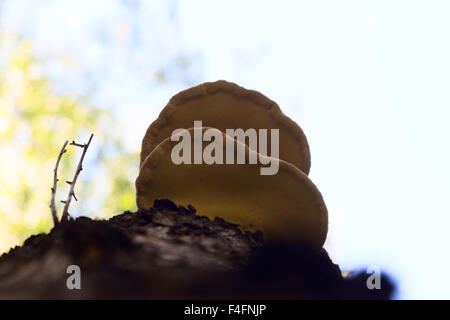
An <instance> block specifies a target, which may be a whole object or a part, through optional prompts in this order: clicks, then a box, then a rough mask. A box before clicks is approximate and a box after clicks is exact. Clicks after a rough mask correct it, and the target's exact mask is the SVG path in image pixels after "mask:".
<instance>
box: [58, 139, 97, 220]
mask: <svg viewBox="0 0 450 320" xmlns="http://www.w3.org/2000/svg"><path fill="white" fill-rule="evenodd" d="M93 136H94V134H93V133H92V134H91V136H90V137H89V141H88V143H85V144H78V143H75V141H72V142H71V143H70V145H71V146H77V147H80V148H83V153H82V154H81V158H80V162H79V163H78V167H77V170H76V171H75V175H74V177H73V179H72V181H66V182H67V183H68V184H70V190H69V194H68V195H67V200H66V201H63V203H64V210H63V214H62V217H61V221H66V220H67V219H68V218H69V206H70V201H71V200H72V197H74V198H75V201H78V199H77V197H76V196H75V191H74V189H75V183H77V179H78V175H79V174H80V172H81V170H83V160H84V156H85V155H86V151H87V149H88V148H89V145H90V144H91V141H92V137H93Z"/></svg>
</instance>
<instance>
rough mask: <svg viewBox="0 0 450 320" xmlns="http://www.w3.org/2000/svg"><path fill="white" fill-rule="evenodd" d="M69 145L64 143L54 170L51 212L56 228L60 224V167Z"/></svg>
mask: <svg viewBox="0 0 450 320" xmlns="http://www.w3.org/2000/svg"><path fill="white" fill-rule="evenodd" d="M67 143H69V141H67V140H66V142H64V145H63V146H62V148H61V151H60V152H59V155H58V160H56V165H55V169H53V188H52V200H51V201H50V210H51V212H52V218H53V224H54V225H55V226H56V224H57V223H58V215H57V213H56V206H55V195H56V185H57V183H58V167H59V162H60V161H61V157H62V155H63V154H64V153H66V151H67V150H66V146H67Z"/></svg>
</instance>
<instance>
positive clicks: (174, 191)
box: [136, 128, 328, 250]
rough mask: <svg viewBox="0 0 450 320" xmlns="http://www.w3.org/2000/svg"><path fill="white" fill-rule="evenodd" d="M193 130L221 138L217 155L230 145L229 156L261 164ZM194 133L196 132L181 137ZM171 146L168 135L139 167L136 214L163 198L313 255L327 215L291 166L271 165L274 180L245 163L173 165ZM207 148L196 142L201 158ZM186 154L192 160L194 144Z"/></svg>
mask: <svg viewBox="0 0 450 320" xmlns="http://www.w3.org/2000/svg"><path fill="white" fill-rule="evenodd" d="M199 129H200V130H203V131H202V132H204V131H205V130H210V133H212V134H211V136H214V137H215V139H214V140H217V139H220V138H222V140H223V143H222V144H221V145H220V144H219V146H221V147H222V148H223V150H222V151H223V152H225V151H226V150H225V145H227V144H228V143H231V144H233V145H234V146H235V150H237V149H238V146H239V147H240V148H242V147H243V149H245V155H246V157H247V158H250V157H251V156H257V157H258V158H260V157H261V158H266V157H265V156H263V155H261V154H258V153H257V152H256V151H254V150H252V149H249V148H248V146H246V145H243V144H242V143H240V142H239V141H237V140H235V139H233V138H232V137H229V136H227V135H226V134H225V133H223V132H222V131H220V130H218V129H214V128H199ZM194 130H197V128H190V129H188V130H185V131H188V132H190V133H193V131H194ZM193 136H194V134H192V135H189V139H192V140H193ZM177 143H178V142H177V141H172V137H170V133H169V137H166V139H164V140H163V141H162V142H161V143H159V144H158V146H157V147H156V148H153V150H152V151H151V153H150V154H149V155H148V156H147V157H146V159H145V161H144V162H143V163H142V165H141V168H140V172H139V176H138V177H137V179H136V194H137V196H136V197H137V205H138V207H139V208H147V209H148V208H150V207H151V206H152V204H153V202H154V201H155V200H156V199H158V198H169V199H171V200H172V201H174V202H176V203H182V204H192V205H193V206H194V207H195V208H196V209H197V210H198V211H199V212H200V213H201V214H204V215H206V216H208V217H209V218H211V219H214V218H215V217H221V218H224V219H226V220H228V221H230V222H233V223H237V224H239V226H240V228H241V229H243V230H249V231H256V230H261V231H262V232H263V233H264V237H265V239H266V240H267V241H269V242H293V243H297V244H298V243H301V244H303V245H305V246H307V247H309V248H312V249H314V250H318V249H320V248H321V247H322V245H323V243H324V242H325V238H326V235H327V231H328V214H327V209H326V206H325V203H324V201H323V198H322V195H321V193H320V192H319V190H318V189H317V188H316V187H315V185H314V184H313V183H312V181H311V180H310V179H309V178H308V176H307V175H306V174H305V173H303V172H302V171H301V170H299V169H298V168H297V167H296V166H294V165H292V164H290V163H288V162H287V161H284V160H279V159H276V160H277V161H279V170H278V172H277V174H276V175H261V174H260V170H259V166H255V165H254V164H249V163H248V162H246V163H244V164H236V163H235V164H227V165H225V164H217V163H212V164H206V163H201V164H181V165H180V164H178V165H177V164H175V163H174V162H173V161H172V152H173V148H174V146H175V145H176V144H177ZM210 144H211V143H209V142H205V141H202V148H203V149H202V150H203V152H212V151H211V148H209V150H208V145H210ZM189 148H191V150H190V151H191V152H192V154H193V153H194V152H195V150H194V141H192V143H191V144H189ZM207 150H208V151H207ZM217 151H218V150H217V145H216V150H215V151H214V152H217ZM255 153H256V154H255ZM266 160H267V159H266ZM266 163H267V161H266Z"/></svg>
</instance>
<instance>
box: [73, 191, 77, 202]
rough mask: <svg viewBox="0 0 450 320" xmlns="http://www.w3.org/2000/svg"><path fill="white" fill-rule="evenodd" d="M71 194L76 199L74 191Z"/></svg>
mask: <svg viewBox="0 0 450 320" xmlns="http://www.w3.org/2000/svg"><path fill="white" fill-rule="evenodd" d="M72 196H73V198H74V199H75V201H78V199H77V197H76V196H75V193H73V192H72Z"/></svg>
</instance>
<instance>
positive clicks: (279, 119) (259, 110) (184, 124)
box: [140, 80, 311, 174]
mask: <svg viewBox="0 0 450 320" xmlns="http://www.w3.org/2000/svg"><path fill="white" fill-rule="evenodd" d="M194 121H202V123H203V126H205V127H213V128H217V129H219V130H221V131H223V132H225V130H226V129H229V128H241V129H243V130H247V129H255V130H259V129H266V130H268V131H269V137H268V138H269V140H270V129H279V138H280V146H279V148H280V149H279V158H280V159H283V160H285V161H287V162H290V163H292V164H293V165H295V166H296V167H297V168H299V169H300V170H301V171H303V172H304V173H305V174H308V173H309V169H310V165H311V157H310V152H309V146H308V142H307V140H306V137H305V135H304V133H303V131H302V129H301V128H300V127H299V126H298V125H297V124H296V123H295V122H294V121H293V120H291V119H290V118H288V117H287V116H286V115H284V114H283V112H282V111H281V109H280V108H279V106H278V105H277V104H276V103H275V102H274V101H272V100H270V99H269V98H267V97H266V96H264V95H262V94H261V93H259V92H257V91H253V90H247V89H244V88H242V87H240V86H238V85H236V84H234V83H231V82H227V81H223V80H221V81H216V82H206V83H203V84H201V85H198V86H196V87H193V88H190V89H187V90H184V91H181V92H180V93H178V94H177V95H175V96H174V97H172V99H170V101H169V103H168V104H167V106H166V107H165V108H164V109H163V110H162V111H161V113H160V114H159V117H158V119H156V120H155V121H154V122H153V123H152V124H151V125H150V126H149V128H148V129H147V132H146V134H145V136H144V139H143V140H142V149H141V160H140V161H141V166H142V164H143V163H144V161H145V159H146V158H147V156H148V155H149V154H150V152H152V151H153V149H154V148H155V147H156V146H157V145H158V144H159V143H161V142H162V141H163V140H164V139H166V138H167V137H170V135H171V134H172V131H173V130H175V129H178V128H190V127H192V124H193V123H194ZM241 142H243V141H241ZM245 143H246V144H247V142H245ZM267 151H268V153H267V155H270V154H271V153H270V150H267Z"/></svg>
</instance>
